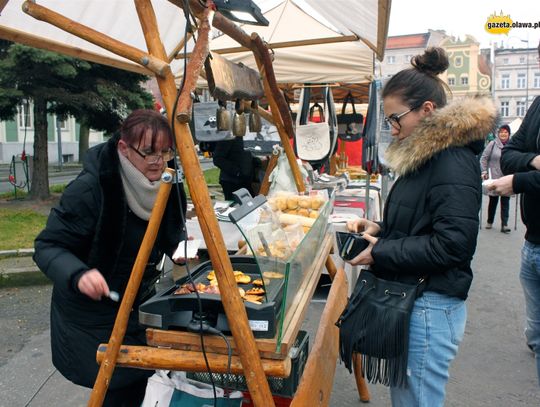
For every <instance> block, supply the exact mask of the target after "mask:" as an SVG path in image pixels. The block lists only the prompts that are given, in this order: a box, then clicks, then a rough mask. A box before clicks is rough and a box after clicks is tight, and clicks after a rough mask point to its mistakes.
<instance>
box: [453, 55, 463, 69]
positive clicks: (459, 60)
mask: <svg viewBox="0 0 540 407" xmlns="http://www.w3.org/2000/svg"><path fill="white" fill-rule="evenodd" d="M462 65H463V58H461V57H455V58H454V66H455V67H457V68H459V67H460V66H462Z"/></svg>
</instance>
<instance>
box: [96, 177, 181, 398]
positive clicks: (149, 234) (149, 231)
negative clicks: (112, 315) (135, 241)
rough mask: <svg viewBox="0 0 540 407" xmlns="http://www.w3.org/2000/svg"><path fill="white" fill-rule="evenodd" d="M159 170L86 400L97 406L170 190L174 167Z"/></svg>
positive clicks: (125, 326)
mask: <svg viewBox="0 0 540 407" xmlns="http://www.w3.org/2000/svg"><path fill="white" fill-rule="evenodd" d="M163 174H164V176H162V182H161V185H160V187H159V190H158V195H157V198H156V202H155V204H154V207H153V208H152V213H151V215H150V219H149V221H148V227H147V228H146V232H145V233H144V238H143V241H142V243H141V247H140V248H139V252H138V253H137V258H136V259H135V264H133V269H132V270H131V274H130V277H129V281H128V284H127V287H126V291H125V292H124V295H123V296H122V302H121V303H120V308H119V309H118V314H117V316H116V320H115V321H114V327H113V330H112V333H111V337H110V339H109V344H108V346H107V350H106V352H105V355H104V356H103V363H102V364H101V366H100V367H99V372H98V375H97V377H96V381H95V383H94V388H93V389H92V393H91V394H90V399H89V400H88V406H89V407H99V406H101V405H102V403H103V400H104V399H105V393H106V392H107V388H108V387H109V383H110V381H111V377H112V374H113V371H114V368H115V366H116V359H117V357H118V351H119V350H120V346H121V345H122V341H123V340H124V336H125V334H126V329H127V325H128V320H129V314H130V313H131V310H132V308H133V304H134V303H135V298H136V297H137V292H138V291H139V287H140V285H141V281H142V277H143V274H144V272H145V270H146V265H147V263H148V259H149V257H150V253H151V251H152V249H153V247H154V242H155V241H156V236H157V234H158V231H159V226H160V225H161V219H162V218H163V213H164V212H165V207H166V206H167V200H168V199H169V194H170V192H171V187H172V183H171V181H172V180H173V178H174V170H172V169H170V168H167V169H166V170H165V172H164V173H163ZM167 175H168V177H167Z"/></svg>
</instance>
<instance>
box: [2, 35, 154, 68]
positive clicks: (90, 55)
mask: <svg viewBox="0 0 540 407" xmlns="http://www.w3.org/2000/svg"><path fill="white" fill-rule="evenodd" d="M0 38H3V39H5V40H8V41H12V42H16V43H19V44H24V45H28V46H29V47H34V48H40V49H44V50H47V51H52V52H58V53H59V54H63V55H68V56H70V57H74V58H79V59H84V60H85V61H90V62H95V63H97V64H103V65H108V66H112V67H114V68H118V69H123V70H125V71H130V72H135V73H140V74H143V75H153V74H154V73H153V72H152V71H151V70H149V69H146V68H145V67H143V66H140V65H136V64H132V63H130V62H127V61H121V60H118V59H115V58H111V57H107V56H104V55H101V54H98V53H96V52H91V51H85V50H82V49H80V48H77V47H70V46H68V45H65V44H62V43H61V42H57V41H53V40H49V39H46V38H42V37H38V36H37V35H33V34H28V33H26V32H24V31H20V30H16V29H14V28H9V27H5V26H0Z"/></svg>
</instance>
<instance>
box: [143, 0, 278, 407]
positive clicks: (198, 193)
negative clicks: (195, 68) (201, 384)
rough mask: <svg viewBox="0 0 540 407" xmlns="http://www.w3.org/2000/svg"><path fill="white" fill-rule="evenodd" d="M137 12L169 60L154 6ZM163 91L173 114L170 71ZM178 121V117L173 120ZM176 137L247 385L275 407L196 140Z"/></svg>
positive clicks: (263, 405) (181, 130)
mask: <svg viewBox="0 0 540 407" xmlns="http://www.w3.org/2000/svg"><path fill="white" fill-rule="evenodd" d="M135 5H136V8H137V13H138V15H139V20H140V22H141V25H142V28H143V32H144V35H145V39H146V43H147V47H148V50H149V51H150V53H151V54H152V55H155V56H156V57H158V58H160V59H163V60H164V59H165V58H166V57H167V56H166V54H165V49H164V47H163V44H162V42H161V40H160V38H159V33H158V31H157V21H156V16H155V13H154V10H153V8H152V4H151V2H150V1H149V0H135ZM157 81H158V85H159V89H160V91H161V95H162V97H163V101H164V103H165V108H166V109H167V112H169V114H171V113H172V111H173V108H174V102H175V94H176V86H175V83H174V77H173V74H172V73H171V72H170V71H168V72H167V73H166V75H165V76H164V77H157ZM172 119H173V120H174V118H172ZM175 137H176V143H177V147H178V152H179V155H180V160H181V162H182V167H183V168H184V170H185V175H186V180H187V183H188V186H189V192H190V194H191V198H192V200H193V203H194V205H195V210H196V212H197V217H198V219H199V224H200V227H201V231H202V234H203V236H204V241H205V242H206V246H207V249H208V253H209V255H210V260H211V261H212V266H213V268H214V270H215V271H216V277H217V280H218V282H219V286H220V287H221V300H222V303H223V308H224V309H225V313H226V315H227V316H228V317H227V319H228V322H229V327H230V328H231V332H232V334H233V336H234V337H235V338H238V340H239V342H238V348H239V352H240V360H241V361H242V366H243V367H244V371H246V372H248V374H246V382H247V385H248V388H249V391H250V394H251V397H252V400H253V401H254V403H255V405H256V406H258V407H267V406H268V407H271V406H274V401H273V398H272V394H271V393H270V387H269V386H268V381H267V380H266V376H265V374H264V370H263V367H262V364H261V360H260V357H259V353H258V351H257V347H256V345H255V338H254V337H253V332H252V331H251V328H250V327H249V324H248V318H247V313H246V309H245V307H244V304H243V302H242V299H241V298H240V294H239V292H238V289H237V285H236V281H235V278H234V274H233V269H232V265H231V261H230V259H229V256H228V254H227V248H226V246H225V242H224V241H223V236H222V234H221V230H220V229H219V225H218V221H217V219H216V216H215V215H214V209H213V206H212V202H211V200H210V194H209V192H208V187H207V185H206V183H205V181H204V176H203V172H202V170H201V166H200V164H199V159H198V157H197V153H196V151H195V146H194V144H193V138H192V136H191V132H190V130H189V126H188V125H187V124H186V123H179V122H177V123H176V126H175Z"/></svg>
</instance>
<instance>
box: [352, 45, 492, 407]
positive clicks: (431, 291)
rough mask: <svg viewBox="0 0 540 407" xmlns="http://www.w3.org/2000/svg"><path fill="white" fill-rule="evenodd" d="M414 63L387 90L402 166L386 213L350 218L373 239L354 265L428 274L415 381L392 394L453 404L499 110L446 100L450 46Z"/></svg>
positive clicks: (415, 324) (413, 278)
mask: <svg viewBox="0 0 540 407" xmlns="http://www.w3.org/2000/svg"><path fill="white" fill-rule="evenodd" d="M412 64H413V67H412V68H409V69H406V70H403V71H401V72H399V73H397V74H396V75H395V76H393V77H392V78H391V79H390V80H389V81H388V82H387V84H386V85H385V87H384V89H383V94H382V96H383V103H384V113H385V115H386V120H387V123H388V124H389V125H390V126H391V131H392V136H393V137H394V140H393V142H392V143H391V145H390V146H389V148H388V150H387V153H386V160H387V162H388V165H389V166H390V167H391V168H392V169H393V171H394V172H395V173H396V174H397V175H398V179H397V180H396V182H395V183H394V185H393V187H392V190H391V191H390V193H389V195H388V198H387V200H386V204H385V211H384V218H383V221H382V223H381V224H377V223H375V222H371V221H369V220H366V219H361V220H359V221H356V222H351V223H350V224H349V225H348V226H349V229H350V230H353V231H357V232H362V231H363V232H364V234H363V236H364V238H365V239H366V240H368V241H369V242H370V244H369V246H368V248H367V249H366V250H364V251H363V252H361V253H360V254H359V255H358V256H357V257H356V258H355V259H353V260H352V261H351V264H354V265H357V264H362V265H369V267H370V269H371V271H372V272H373V273H374V274H375V275H376V276H377V277H379V278H383V279H385V280H395V281H399V282H403V283H417V282H418V281H419V279H420V278H423V277H425V279H426V281H427V284H426V285H425V291H424V293H423V295H422V296H421V297H419V298H417V299H416V301H415V304H414V308H413V312H412V316H411V321H410V327H409V350H408V361H407V384H408V386H407V387H406V388H400V387H391V398H392V405H393V406H400V407H413V406H415V407H417V406H430V407H434V406H442V405H443V404H444V398H445V386H446V383H447V381H448V369H449V366H450V362H451V361H452V360H453V358H454V357H455V355H456V353H457V350H458V345H459V343H460V341H461V339H462V338H463V333H464V330H465V322H466V308H465V299H466V298H467V294H468V291H469V287H470V285H471V281H472V270H471V260H472V257H473V254H474V252H475V249H476V238H477V234H478V226H479V220H478V214H479V210H480V202H481V185H480V168H479V165H478V159H477V158H476V155H477V154H479V153H480V151H481V149H482V146H483V140H484V139H485V136H486V134H487V133H489V131H491V130H492V128H493V126H494V122H495V115H496V112H495V108H494V106H493V104H492V102H491V101H490V100H489V99H487V98H484V99H481V98H479V99H462V100H459V101H456V102H454V103H452V104H450V105H448V106H445V105H446V93H445V85H444V83H443V82H442V81H441V80H440V79H439V78H438V76H437V75H438V74H440V73H442V72H444V71H445V70H446V69H447V68H448V58H447V56H446V54H445V52H444V50H442V49H441V48H430V49H427V50H426V52H425V54H424V55H418V56H416V57H415V58H413V60H412ZM360 278H361V277H360ZM381 366H382V365H381Z"/></svg>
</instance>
